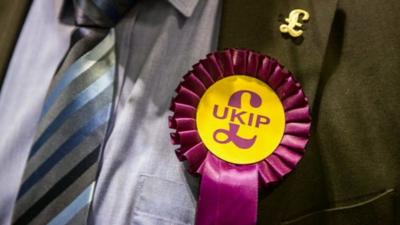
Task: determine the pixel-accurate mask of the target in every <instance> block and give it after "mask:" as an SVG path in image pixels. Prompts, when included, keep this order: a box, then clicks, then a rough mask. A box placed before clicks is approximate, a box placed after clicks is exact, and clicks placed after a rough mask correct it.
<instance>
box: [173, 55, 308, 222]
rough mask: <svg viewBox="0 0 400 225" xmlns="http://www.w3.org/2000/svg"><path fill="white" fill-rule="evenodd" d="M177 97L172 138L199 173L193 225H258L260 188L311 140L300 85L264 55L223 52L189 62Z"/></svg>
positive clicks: (274, 179)
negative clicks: (191, 66) (198, 60)
mask: <svg viewBox="0 0 400 225" xmlns="http://www.w3.org/2000/svg"><path fill="white" fill-rule="evenodd" d="M176 93H177V95H176V96H175V97H174V98H173V99H172V103H171V111H172V112H173V115H172V116H170V118H169V126H170V128H172V129H174V130H175V132H173V133H171V139H172V142H173V144H176V145H179V148H178V149H177V150H176V154H177V156H178V158H179V159H180V160H182V161H183V160H187V161H188V165H189V170H190V172H191V173H193V174H200V175H201V186H200V196H199V202H198V208H197V216H196V224H197V225H205V224H218V225H225V224H226V225H236V224H237V225H247V224H256V222H257V206H258V190H259V188H260V187H261V186H268V185H269V184H271V183H276V182H279V181H280V180H282V179H283V177H284V176H285V175H286V174H288V173H289V172H290V171H292V170H293V169H295V168H296V165H297V163H298V162H299V160H300V159H301V158H302V156H303V155H304V152H305V149H306V145H307V143H308V140H309V136H310V128H311V116H310V108H309V105H308V101H307V97H306V96H305V95H304V92H303V90H302V88H301V85H300V83H299V82H298V81H297V80H296V79H295V78H294V75H293V74H292V73H291V72H289V71H288V70H287V69H285V68H284V67H283V66H282V65H281V64H279V63H278V62H277V61H276V60H275V59H273V58H271V57H269V56H266V55H262V54H260V53H257V52H253V51H249V50H241V49H227V50H225V51H221V52H216V53H212V54H209V55H207V57H206V58H205V59H203V60H200V62H199V63H197V64H195V65H194V66H193V70H191V71H189V72H188V73H187V74H186V75H185V76H184V77H183V81H182V82H181V83H180V84H179V86H178V87H177V89H176Z"/></svg>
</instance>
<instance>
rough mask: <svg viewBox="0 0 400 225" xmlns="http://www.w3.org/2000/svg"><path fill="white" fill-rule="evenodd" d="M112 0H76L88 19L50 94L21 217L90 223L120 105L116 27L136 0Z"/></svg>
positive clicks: (19, 207) (81, 19) (17, 219)
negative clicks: (115, 106)
mask: <svg viewBox="0 0 400 225" xmlns="http://www.w3.org/2000/svg"><path fill="white" fill-rule="evenodd" d="M112 2H113V1H100V0H98V1H96V0H91V1H90V0H77V1H74V7H75V16H76V17H75V18H76V23H77V24H78V25H81V26H82V27H79V28H77V30H76V31H75V32H74V34H73V35H72V38H71V47H70V49H69V51H68V53H67V55H66V57H65V58H64V60H63V62H62V64H61V65H60V67H59V69H58V71H57V73H56V75H55V76H54V78H53V81H52V83H51V85H50V89H49V91H48V94H47V97H46V99H45V103H44V106H43V109H42V115H41V118H40V122H39V124H38V130H37V135H36V139H35V141H34V144H33V146H32V148H31V151H30V154H29V158H28V161H27V165H26V168H25V171H24V175H23V178H22V182H21V187H20V190H19V193H18V197H17V201H16V206H15V210H14V215H13V224H15V225H21V224H40V225H42V224H49V225H63V224H71V225H72V224H80V225H84V224H87V218H88V214H89V209H90V205H91V201H92V199H93V193H94V189H95V185H96V174H97V173H98V171H97V169H98V161H99V159H100V155H101V150H102V147H103V146H104V140H105V138H106V134H107V131H108V130H109V129H110V122H109V121H110V118H111V114H112V108H113V107H112V106H113V104H112V102H113V96H114V86H115V74H116V56H115V48H114V45H115V35H114V31H113V29H112V28H111V27H112V26H113V25H115V23H116V21H117V20H116V18H117V16H118V18H119V17H120V16H119V15H122V14H121V13H123V12H125V11H126V10H127V9H128V8H129V7H128V6H131V4H132V3H129V4H128V3H124V4H123V5H124V6H125V7H126V8H124V9H123V8H122V7H121V6H120V5H118V6H116V5H113V4H114V3H112ZM121 2H123V1H119V2H118V3H121ZM121 4H122V3H121ZM93 6H96V7H93ZM122 9H123V10H122ZM99 15H108V17H99ZM85 25H86V26H85ZM95 25H96V26H95Z"/></svg>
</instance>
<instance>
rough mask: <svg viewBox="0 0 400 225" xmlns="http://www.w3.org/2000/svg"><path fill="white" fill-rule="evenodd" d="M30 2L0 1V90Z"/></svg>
mask: <svg viewBox="0 0 400 225" xmlns="http://www.w3.org/2000/svg"><path fill="white" fill-rule="evenodd" d="M30 4H31V1H29V0H1V1H0V90H1V85H2V83H3V79H4V75H5V73H6V70H7V66H8V63H9V60H10V58H11V54H12V52H13V50H14V45H15V43H16V42H17V38H18V35H19V32H20V29H21V27H22V24H23V22H24V20H25V16H26V13H27V11H28V9H29V6H30Z"/></svg>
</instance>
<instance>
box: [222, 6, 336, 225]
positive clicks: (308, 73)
mask: <svg viewBox="0 0 400 225" xmlns="http://www.w3.org/2000/svg"><path fill="white" fill-rule="evenodd" d="M336 6H337V0H325V1H318V0H280V1H273V0H269V1H264V0H256V1H246V4H243V1H240V0H227V1H224V4H223V10H222V18H221V19H222V21H221V30H220V39H219V49H224V48H248V49H252V50H256V51H260V52H262V53H264V54H267V55H269V56H272V57H274V58H276V59H277V60H278V61H279V62H280V63H281V64H283V65H284V66H286V68H288V69H289V70H290V71H292V72H293V73H294V74H295V76H296V78H297V79H298V80H299V81H300V82H301V84H302V86H303V88H304V90H305V93H306V95H307V96H308V97H309V100H310V104H311V105H312V103H313V101H314V99H315V97H316V94H317V87H318V84H319V81H320V77H321V68H322V64H323V60H324V57H325V53H326V50H327V45H328V39H329V36H330V31H331V25H332V23H333V19H334V16H335V12H336ZM296 8H298V9H303V10H306V11H307V12H309V14H310V20H309V21H307V22H305V23H304V25H303V28H304V33H303V38H302V39H292V38H291V37H290V36H288V35H282V34H281V32H280V31H279V26H280V25H281V24H282V23H285V22H284V19H285V18H286V17H288V16H289V13H290V11H291V10H293V9H296ZM314 140H315V139H314ZM314 144H315V143H313V141H312V142H311V144H310V146H309V149H310V151H309V152H308V153H307V154H306V156H305V158H304V159H303V160H302V162H301V163H300V166H299V168H298V170H297V171H295V172H294V173H293V174H291V175H290V176H289V177H288V179H286V180H285V181H284V182H283V183H282V184H280V185H278V186H277V188H276V189H274V190H272V191H270V192H269V193H267V195H265V192H264V193H261V197H260V205H259V222H258V224H271V225H273V224H280V223H281V221H283V220H285V219H287V218H291V217H295V216H296V215H297V213H299V212H300V211H303V210H310V209H312V208H320V207H321V205H323V204H324V203H325V202H326V201H324V199H320V200H316V201H315V202H309V203H307V204H306V205H302V204H303V203H304V201H298V202H299V204H290V203H293V201H296V198H303V197H304V199H312V198H313V196H308V195H307V194H306V193H305V194H302V193H298V192H299V191H300V192H301V190H306V189H308V190H309V189H310V188H313V187H315V185H323V183H324V177H323V173H322V172H321V171H320V170H321V168H322V167H321V160H320V155H319V153H318V151H317V149H316V148H313V145H314ZM298 184H302V186H301V187H298V186H299V185H298ZM319 190H324V189H323V188H318V189H316V191H315V192H312V191H311V192H310V191H308V192H307V193H308V194H311V195H312V194H313V193H314V194H316V195H319V193H318V191H319ZM302 195H304V196H302ZM306 195H307V196H306ZM295 196H297V197H296V198H294V197H295ZM319 196H323V194H321V195H319ZM299 205H301V206H299Z"/></svg>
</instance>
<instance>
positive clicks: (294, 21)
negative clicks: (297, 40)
mask: <svg viewBox="0 0 400 225" xmlns="http://www.w3.org/2000/svg"><path fill="white" fill-rule="evenodd" d="M301 15H302V16H303V17H302V21H308V20H309V19H310V14H309V13H308V12H307V11H305V10H303V9H294V10H292V11H291V12H290V13H289V17H288V18H285V21H286V23H287V24H282V25H281V26H280V27H279V30H280V31H281V33H289V34H290V36H292V37H300V36H301V35H302V34H303V30H302V29H301V27H302V26H303V24H302V23H300V22H299V19H300V16H301Z"/></svg>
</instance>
